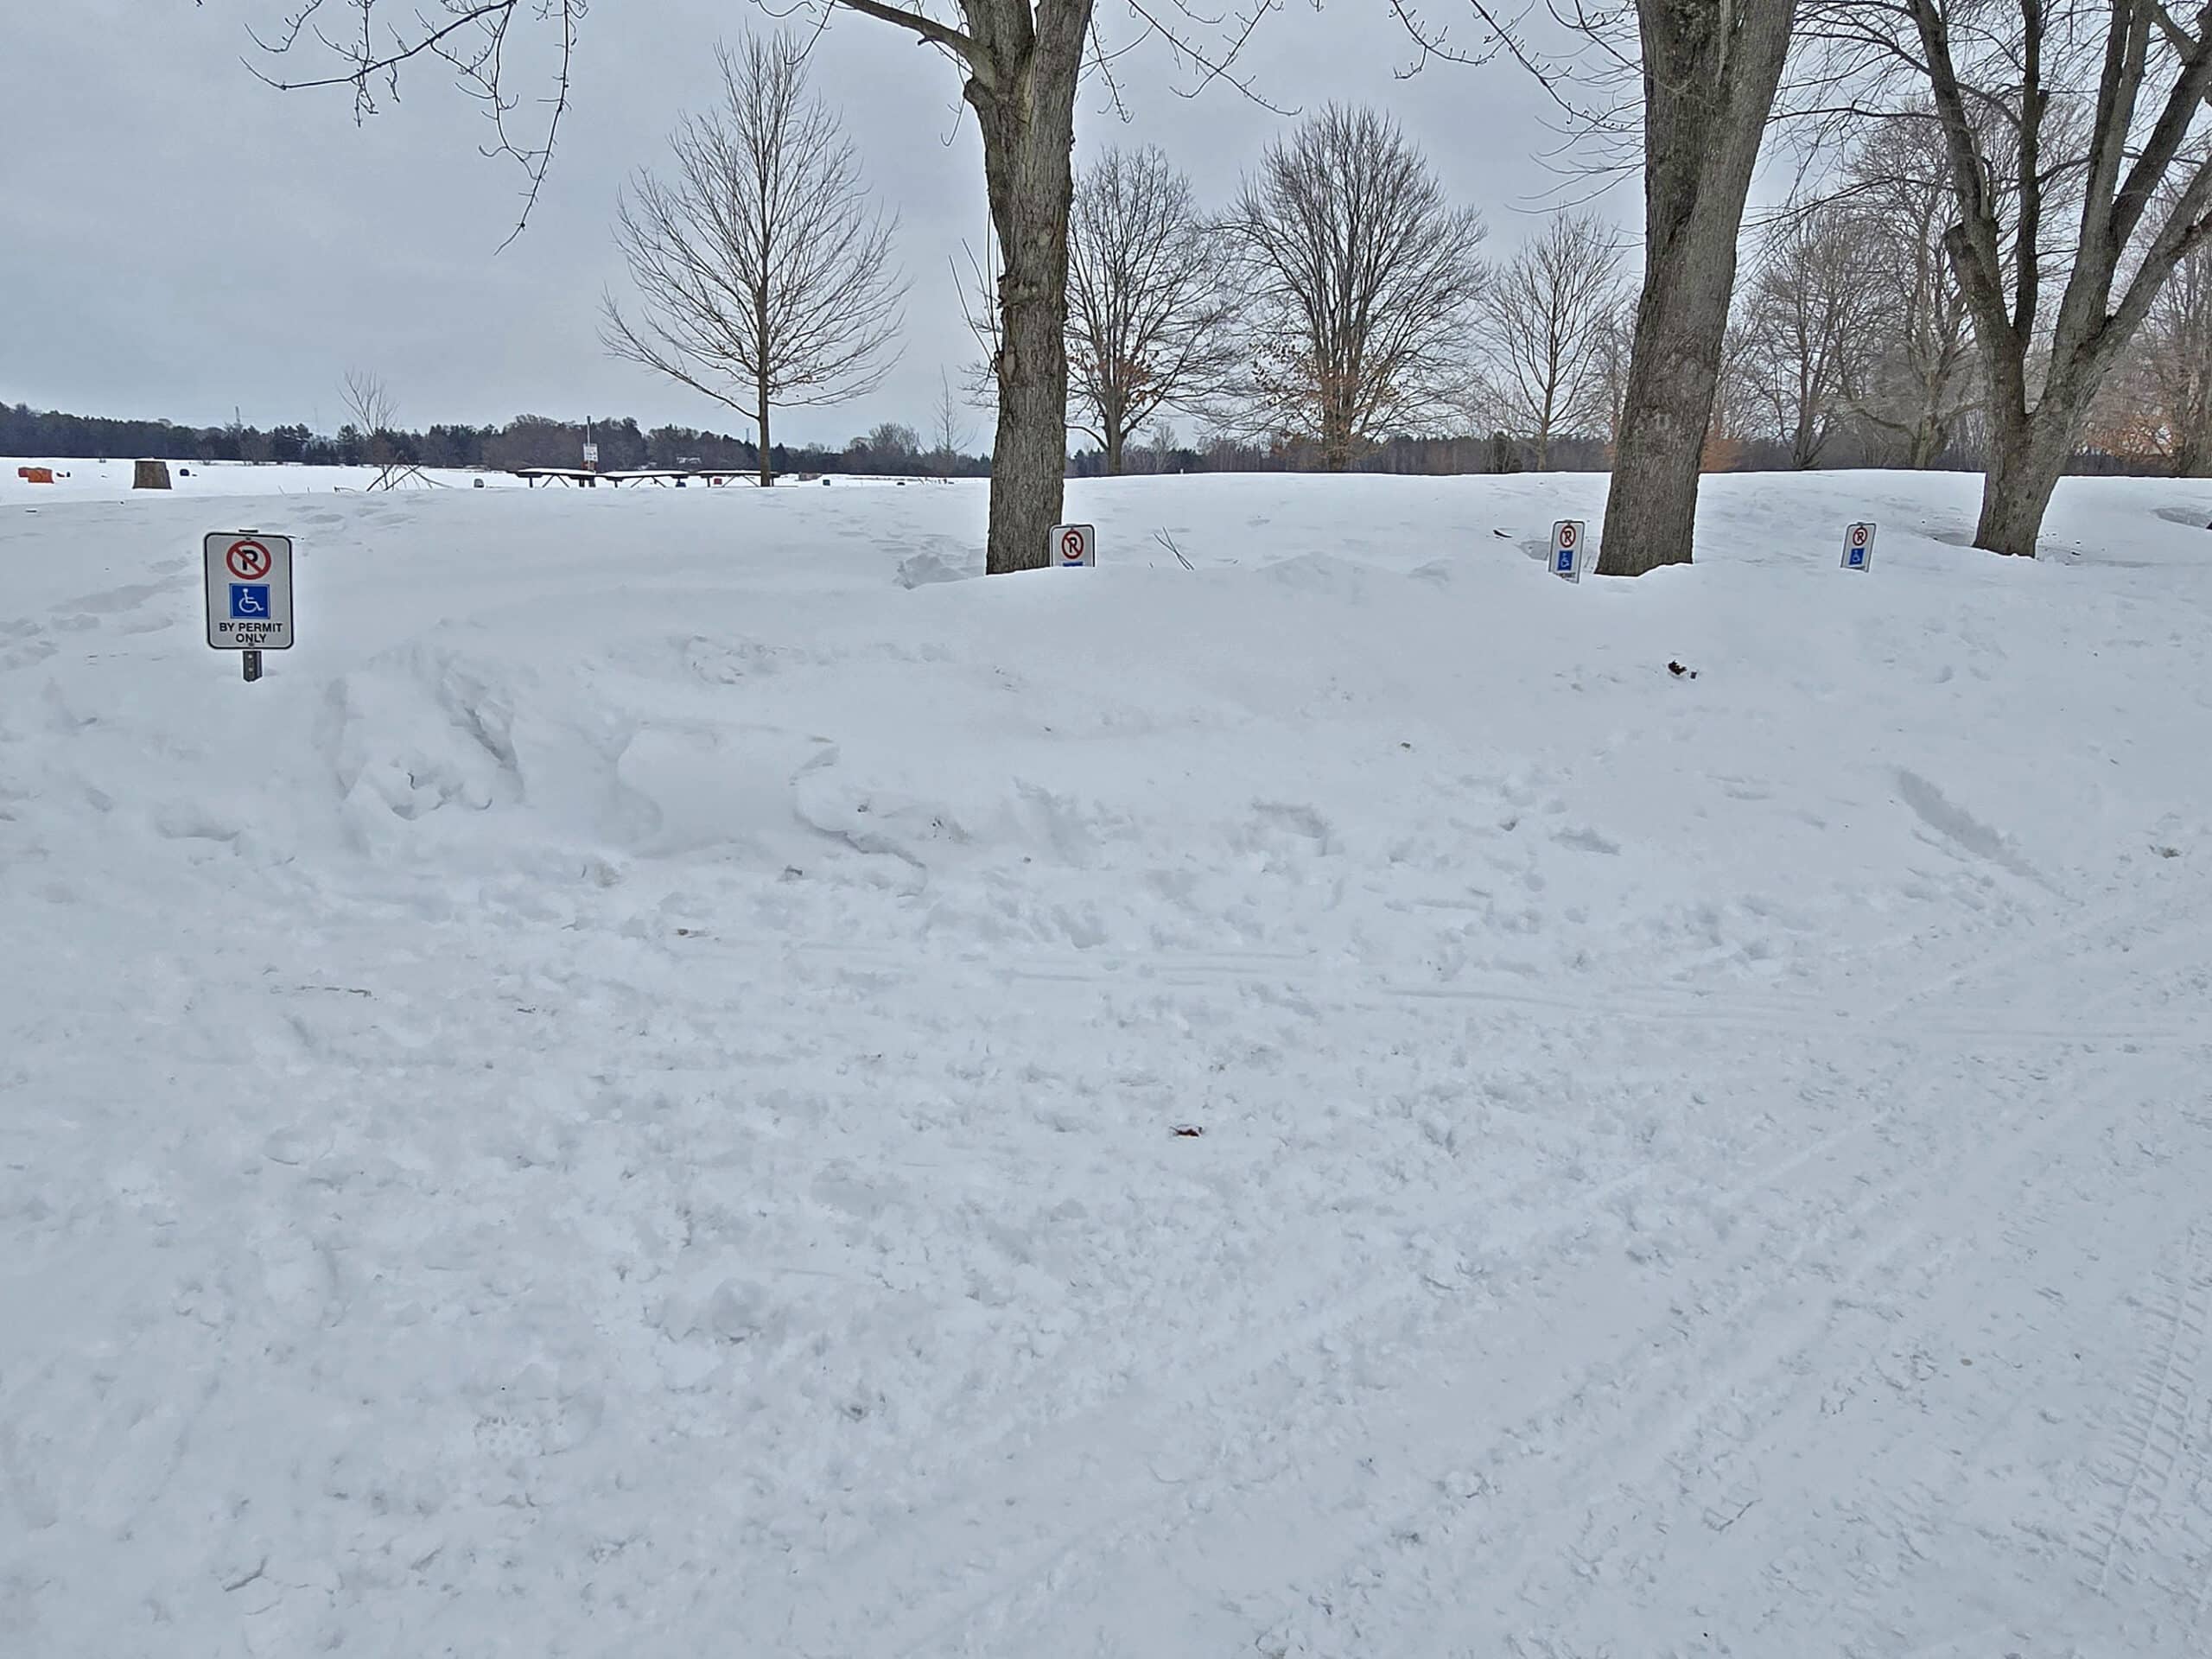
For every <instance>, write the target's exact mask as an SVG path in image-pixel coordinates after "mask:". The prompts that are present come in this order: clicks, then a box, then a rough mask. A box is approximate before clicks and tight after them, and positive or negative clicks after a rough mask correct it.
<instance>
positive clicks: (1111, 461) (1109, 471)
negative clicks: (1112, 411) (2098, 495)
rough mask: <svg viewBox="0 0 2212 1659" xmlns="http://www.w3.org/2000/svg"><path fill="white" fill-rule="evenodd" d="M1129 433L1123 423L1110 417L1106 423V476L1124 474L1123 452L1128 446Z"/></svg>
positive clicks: (1113, 476) (1111, 476)
mask: <svg viewBox="0 0 2212 1659" xmlns="http://www.w3.org/2000/svg"><path fill="white" fill-rule="evenodd" d="M1128 442H1129V435H1128V433H1126V432H1124V431H1122V423H1120V422H1119V421H1116V420H1111V419H1109V421H1107V423H1106V476H1107V477H1109V478H1119V477H1120V476H1121V475H1122V453H1123V451H1124V450H1126V449H1127V448H1128Z"/></svg>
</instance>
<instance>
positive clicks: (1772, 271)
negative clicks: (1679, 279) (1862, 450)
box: [1742, 203, 1872, 469]
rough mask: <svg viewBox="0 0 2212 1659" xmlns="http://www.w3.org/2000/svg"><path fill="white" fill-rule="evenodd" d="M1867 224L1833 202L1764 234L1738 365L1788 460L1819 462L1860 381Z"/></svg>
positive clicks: (1867, 315) (1866, 316) (1867, 316)
mask: <svg viewBox="0 0 2212 1659" xmlns="http://www.w3.org/2000/svg"><path fill="white" fill-rule="evenodd" d="M1868 241H1869V238H1868V235H1867V226H1866V224H1865V222H1864V221H1863V220H1861V219H1858V218H1857V217H1855V216H1854V215H1853V214H1852V213H1850V212H1849V211H1848V210H1847V209H1846V208H1844V207H1840V206H1837V205H1834V204H1831V203H1822V204H1819V205H1816V206H1815V207H1811V208H1809V209H1808V210H1807V211H1805V212H1803V213H1795V214H1791V215H1790V216H1789V217H1788V218H1786V219H1783V220H1781V221H1780V222H1779V223H1778V224H1777V225H1776V226H1774V228H1773V230H1772V231H1771V232H1770V234H1769V235H1768V237H1767V238H1766V245H1765V246H1764V248H1763V249H1762V250H1761V251H1760V255H1759V259H1758V264H1756V265H1755V266H1754V267H1753V269H1752V271H1751V282H1750V283H1749V285H1748V291H1747V292H1746V294H1745V296H1744V303H1743V308H1742V314H1743V330H1744V340H1743V346H1744V354H1745V362H1744V367H1745V372H1746V373H1747V375H1748V376H1749V378H1750V381H1751V386H1752V388H1753V389H1754V392H1755V395H1756V397H1757V399H1758V404H1759V405H1760V407H1761V409H1762V410H1763V411H1764V414H1765V416H1766V417H1767V419H1768V422H1769V423H1770V429H1771V430H1773V431H1774V432H1775V433H1776V435H1778V436H1779V437H1780V438H1781V439H1782V441H1783V442H1784V443H1786V444H1788V445H1789V464H1790V465H1791V466H1792V467H1799V468H1801V469H1802V468H1804V467H1813V466H1817V465H1818V464H1819V462H1820V459H1821V451H1822V450H1824V449H1825V448H1827V442H1828V438H1829V436H1830V435H1832V434H1833V432H1834V429H1835V424H1836V422H1837V419H1838V417H1839V416H1840V415H1841V414H1842V412H1843V407H1844V400H1845V398H1846V397H1847V395H1848V393H1849V390H1850V388H1851V386H1852V385H1853V384H1855V383H1856V382H1857V381H1858V379H1859V378H1860V377H1859V365H1860V362H1861V359H1862V358H1863V356H1864V354H1865V353H1866V347H1867V331H1868V323H1869V321H1870V320H1871V317H1872V292H1871V287H1870V283H1869V281H1868V266H1869V264H1871V258H1870V255H1871V252H1872V251H1871V249H1870V248H1869V246H1868Z"/></svg>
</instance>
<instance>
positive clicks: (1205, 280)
mask: <svg viewBox="0 0 2212 1659" xmlns="http://www.w3.org/2000/svg"><path fill="white" fill-rule="evenodd" d="M1224 253H1225V244H1224V238H1222V237H1221V236H1220V235H1219V234H1218V233H1217V232H1216V231H1215V230H1214V229H1213V228H1212V227H1211V226H1209V225H1207V224H1206V222H1205V219H1204V217H1203V216H1202V215H1201V214H1200V213H1199V212H1198V203H1197V200H1196V199H1195V198H1194V197H1193V196H1192V194H1191V181H1190V180H1189V179H1187V178H1185V176H1184V175H1182V174H1181V173H1179V172H1178V171H1177V170H1176V168H1174V166H1173V164H1172V163H1171V162H1169V161H1168V159H1167V157H1166V155H1165V154H1164V153H1163V152H1161V151H1160V150H1159V149H1156V148H1154V147H1152V146H1149V145H1147V147H1146V148H1144V149H1137V150H1122V149H1109V150H1108V151H1106V153H1105V154H1104V155H1103V156H1100V157H1099V158H1098V159H1097V160H1096V161H1095V162H1092V163H1091V164H1090V166H1089V167H1087V168H1084V171H1083V174H1082V175H1081V177H1079V178H1078V179H1077V181H1076V187H1075V207H1074V214H1073V218H1072V220H1071V224H1070V228H1069V251H1068V346H1069V352H1070V363H1069V370H1070V374H1071V381H1072V386H1073V391H1074V393H1075V397H1074V407H1075V410H1076V415H1075V419H1074V424H1075V425H1076V426H1077V428H1078V429H1081V430H1083V431H1085V432H1088V433H1089V434H1090V435H1091V436H1092V437H1094V438H1096V440H1097V441H1098V443H1099V446H1100V448H1103V449H1104V451H1105V452H1106V470H1107V472H1108V473H1109V474H1119V473H1120V472H1121V471H1122V451H1123V449H1124V448H1126V447H1127V445H1128V441H1129V438H1130V435H1132V434H1133V433H1135V432H1136V431H1137V430H1138V429H1140V428H1141V427H1142V426H1143V424H1144V423H1145V422H1146V421H1147V420H1149V419H1151V418H1152V416H1154V414H1156V413H1158V412H1159V411H1160V410H1163V409H1168V408H1189V407H1192V406H1193V405H1194V404H1196V403H1198V401H1199V400H1202V399H1203V398H1205V397H1206V396H1207V395H1208V394H1210V393H1211V392H1214V391H1217V390H1218V389H1219V387H1220V386H1221V385H1223V383H1224V381H1225V380H1226V379H1227V378H1228V376H1229V373H1230V366H1231V365H1232V364H1233V363H1234V362H1235V361H1236V344H1235V341H1234V340H1233V338H1232V337H1231V334H1230V325H1231V324H1232V322H1233V321H1234V319H1235V315H1236V313H1235V308H1234V307H1233V306H1232V304H1231V303H1230V298H1229V294H1228V289H1227V284H1226V283H1225V281H1224Z"/></svg>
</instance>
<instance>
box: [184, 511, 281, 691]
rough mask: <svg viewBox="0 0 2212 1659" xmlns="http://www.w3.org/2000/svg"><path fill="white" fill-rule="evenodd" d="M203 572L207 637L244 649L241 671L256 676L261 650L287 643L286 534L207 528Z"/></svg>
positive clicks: (226, 647)
mask: <svg viewBox="0 0 2212 1659" xmlns="http://www.w3.org/2000/svg"><path fill="white" fill-rule="evenodd" d="M201 547H202V554H203V560H202V562H203V564H204V567H205V569H206V572H207V643H208V644H209V645H213V647H214V648H215V649H216V650H217V651H241V652H245V677H246V678H247V679H249V680H257V679H259V678H260V677H261V653H262V652H264V651H289V650H290V649H291V648H292V538H291V537H289V536H268V535H264V534H263V533H262V532H261V531H257V530H219V531H211V532H210V533H209V534H208V536H207V540H206V541H205V542H204V543H201Z"/></svg>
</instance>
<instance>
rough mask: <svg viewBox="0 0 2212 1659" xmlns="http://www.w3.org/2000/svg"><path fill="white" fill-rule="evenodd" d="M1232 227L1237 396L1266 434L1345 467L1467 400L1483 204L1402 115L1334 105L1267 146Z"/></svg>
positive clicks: (1233, 211) (1228, 224) (1233, 213)
mask: <svg viewBox="0 0 2212 1659" xmlns="http://www.w3.org/2000/svg"><path fill="white" fill-rule="evenodd" d="M1224 228H1225V230H1226V232H1227V234H1228V235H1229V237H1230V241H1231V244H1232V246H1233V248H1234V250H1235V257H1236V285H1237V287H1238V289H1239V290H1240V291H1241V292H1242V294H1243V297H1244V319H1245V328H1244V333H1243V340H1244V352H1245V354H1246V356H1247V358H1248V360H1249V365H1250V366H1249V374H1248V376H1247V378H1244V379H1243V382H1242V384H1241V385H1240V387H1239V391H1240V392H1241V394H1242V398H1243V402H1244V404H1245V405H1246V408H1247V410H1248V412H1249V416H1250V417H1251V418H1252V420H1253V421H1254V423H1255V424H1257V425H1259V426H1260V427H1261V428H1262V429H1265V430H1267V431H1268V432H1270V433H1272V434H1274V435H1276V436H1278V437H1281V438H1283V439H1287V440H1290V441H1294V442H1311V443H1313V444H1314V445H1315V446H1317V448H1319V452H1320V456H1321V462H1322V465H1323V466H1325V467H1328V468H1330V469H1331V470H1332V471H1338V472H1341V471H1343V470H1344V468H1346V467H1350V466H1351V463H1352V461H1354V460H1355V459H1357V457H1358V455H1359V454H1361V453H1362V452H1363V450H1364V449H1365V448H1367V447H1368V446H1369V445H1370V444H1372V443H1373V442H1376V439H1377V438H1378V437H1380V436H1382V435H1384V434H1386V433H1388V432H1390V431H1393V430H1398V429H1415V428H1419V427H1422V426H1426V425H1429V424H1432V423H1434V422H1436V421H1438V420H1440V419H1442V418H1444V417H1445V414H1446V410H1450V409H1451V408H1452V406H1453V405H1454V404H1456V403H1461V402H1464V399H1465V391H1466V384H1467V376H1468V372H1469V367H1470V365H1469V363H1468V341H1467V336H1468V333H1469V324H1470V321H1471V316H1472V314H1473V311H1474V308H1475V305H1476V302H1477V301H1478V300H1479V298H1480V297H1481V294H1482V288H1483V282H1484V268H1483V264H1482V262H1481V260H1480V258H1479V257H1478V252H1477V251H1478V249H1479V248H1480V246H1481V245H1482V240H1483V237H1484V227H1483V222H1482V219H1481V217H1480V215H1478V213H1476V212H1475V211H1474V210H1473V209H1472V208H1470V207H1452V205H1451V203H1450V202H1449V201H1448V200H1446V197H1445V194H1444V189H1443V187H1442V186H1441V185H1440V184H1439V183H1438V182H1437V181H1436V178H1435V175H1433V173H1432V172H1431V171H1430V170H1429V167H1428V163H1427V161H1426V160H1424V159H1423V158H1422V156H1421V153H1420V151H1419V150H1417V149H1414V146H1413V144H1412V143H1410V142H1409V141H1408V139H1407V137H1406V136H1405V134H1404V133H1403V132H1402V131H1401V130H1400V129H1399V127H1398V125H1397V124H1396V123H1395V121H1393V120H1391V119H1390V118H1389V117H1388V116H1384V115H1380V114H1377V113H1376V111H1372V110H1365V109H1352V108H1348V107H1345V106H1343V105H1329V106H1328V107H1327V108H1326V109H1325V110H1323V111H1321V112H1320V113H1319V115H1316V116H1313V117H1312V118H1308V119H1307V120H1306V121H1304V122H1302V123H1300V124H1299V126H1298V127H1297V128H1296V129H1295V130H1294V131H1292V132H1291V133H1290V134H1289V135H1288V136H1287V137H1282V138H1279V139H1277V140H1276V141H1275V142H1274V143H1273V144H1271V145H1269V146H1268V151H1267V154H1266V156H1264V157H1263V158H1262V162H1261V164H1260V168H1259V171H1258V173H1257V174H1256V175H1254V176H1252V177H1250V178H1248V179H1247V180H1246V181H1245V182H1244V186H1243V189H1242V191H1241V192H1240V193H1239V194H1238V196H1237V199H1236V203H1235V205H1234V206H1233V207H1231V208H1230V211H1229V214H1228V217H1227V219H1226V220H1225V221H1224Z"/></svg>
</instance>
